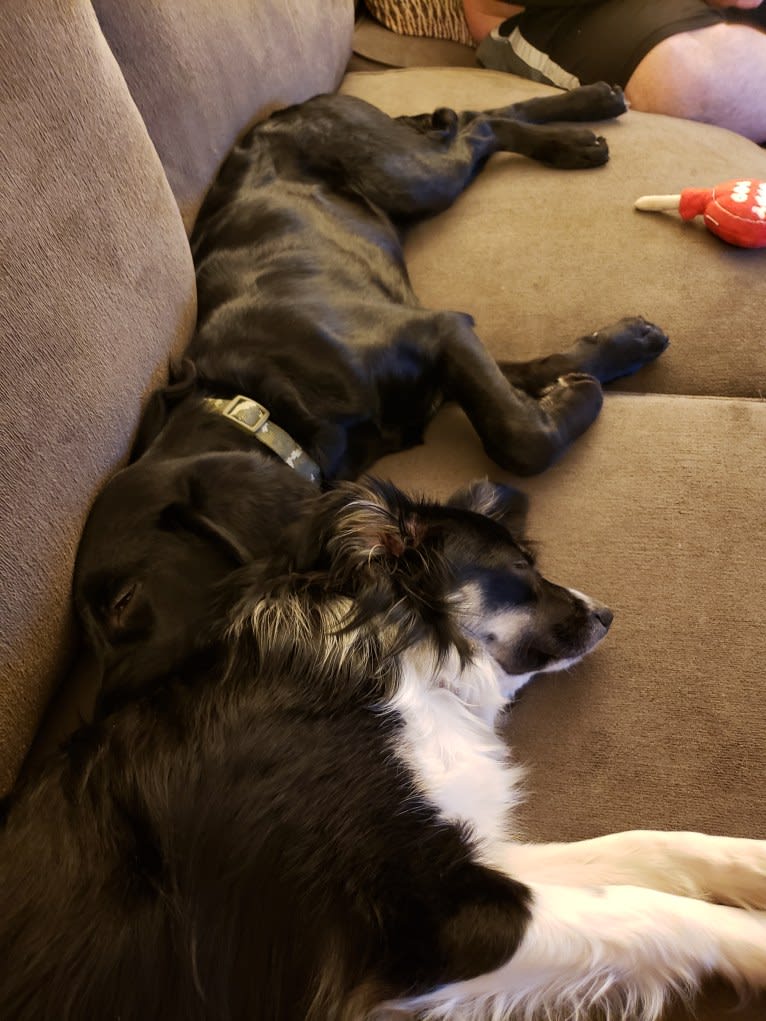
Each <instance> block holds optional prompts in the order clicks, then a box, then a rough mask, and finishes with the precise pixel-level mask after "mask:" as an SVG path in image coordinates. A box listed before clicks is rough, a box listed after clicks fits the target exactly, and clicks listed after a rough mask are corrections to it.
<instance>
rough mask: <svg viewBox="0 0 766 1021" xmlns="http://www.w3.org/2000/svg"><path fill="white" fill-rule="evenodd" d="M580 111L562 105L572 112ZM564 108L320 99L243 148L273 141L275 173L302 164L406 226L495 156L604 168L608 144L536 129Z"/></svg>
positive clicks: (582, 131)
mask: <svg viewBox="0 0 766 1021" xmlns="http://www.w3.org/2000/svg"><path fill="white" fill-rule="evenodd" d="M549 100H550V101H553V102H549ZM530 103H532V105H531V106H530ZM582 105H583V104H582V101H579V104H578V102H576V101H571V102H569V103H565V104H564V106H565V107H566V106H569V107H571V110H570V112H571V113H574V111H575V110H576V109H579V106H582ZM584 105H585V106H588V105H590V106H591V107H592V109H594V110H595V109H596V106H597V104H595V103H590V104H589V103H587V102H586V103H585V104H584ZM613 105H614V106H615V111H614V112H619V110H617V109H616V106H617V105H618V104H613ZM605 107H606V104H605V103H604V102H603V101H602V102H601V108H605ZM560 108H562V104H561V100H560V97H557V96H553V97H542V99H541V101H540V103H536V102H535V101H531V100H530V101H525V102H523V103H518V104H512V105H510V106H508V107H503V108H501V109H499V110H495V111H491V112H489V113H484V112H481V111H478V112H477V111H465V112H462V113H456V112H455V111H454V110H451V109H447V108H442V109H438V110H436V111H434V112H433V113H431V114H422V115H417V116H406V117H397V118H392V117H389V116H387V114H384V113H383V112H382V111H381V110H378V109H377V108H376V107H373V106H371V105H370V104H368V103H365V102H363V101H362V100H360V99H356V98H354V97H352V96H342V95H334V96H317V97H315V98H314V99H311V100H309V101H308V102H306V103H303V104H302V105H300V106H297V107H292V108H290V109H288V110H285V111H282V112H281V113H279V114H277V115H275V116H274V117H273V118H270V119H269V120H267V121H265V122H264V123H263V124H261V125H259V126H257V127H256V128H255V129H254V131H253V133H252V135H251V136H246V138H245V140H244V141H243V145H245V146H246V147H247V146H249V145H250V144H251V141H252V140H254V139H256V138H257V137H262V138H263V139H264V140H265V139H270V140H271V142H272V143H274V147H273V150H272V152H273V154H274V158H275V165H277V166H278V167H281V168H282V170H283V171H284V172H287V173H289V172H291V168H294V167H296V166H297V167H298V168H300V170H301V172H302V173H305V172H309V173H313V174H316V175H317V176H318V177H319V178H321V179H322V180H325V181H330V182H334V183H335V184H336V185H337V186H339V187H340V188H342V189H344V190H346V191H349V192H352V193H355V194H358V195H360V196H362V197H363V198H364V200H365V201H367V202H370V203H372V204H373V205H375V206H376V207H378V208H380V209H382V210H383V211H384V212H386V213H387V214H388V215H389V216H390V217H392V219H394V220H395V221H402V222H407V221H410V220H412V219H414V218H417V217H422V216H426V215H430V214H432V213H437V212H439V211H441V210H443V209H446V208H447V207H448V206H449V205H451V204H452V202H454V201H455V199H456V198H457V197H458V195H460V194H461V192H462V191H464V190H465V188H466V187H467V186H468V185H469V184H470V182H471V181H472V180H473V179H474V177H475V176H476V174H477V173H478V172H479V171H480V170H481V168H482V167H483V166H484V164H485V163H486V161H487V159H488V158H489V157H490V156H491V155H493V153H496V152H513V153H518V154H520V155H522V156H528V157H529V158H531V159H536V160H540V161H541V162H544V163H547V164H549V165H552V166H556V167H561V168H565V169H577V168H586V167H595V166H600V165H601V164H603V163H605V162H606V161H607V159H608V158H609V152H608V148H607V145H606V143H605V141H604V140H603V138H599V137H597V136H596V135H595V134H594V133H593V132H592V131H590V130H589V129H587V128H581V127H572V126H571V125H560V124H559V125H550V126H549V125H547V124H545V123H534V121H535V120H541V121H545V120H547V119H550V118H549V117H548V116H547V115H546V111H548V112H549V113H551V114H552V113H555V111H557V110H559V109H560ZM573 119H578V118H577V117H573Z"/></svg>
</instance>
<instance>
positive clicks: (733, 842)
mask: <svg viewBox="0 0 766 1021" xmlns="http://www.w3.org/2000/svg"><path fill="white" fill-rule="evenodd" d="M709 868H710V876H709V880H708V885H709V889H710V896H711V898H712V899H713V900H716V901H718V902H719V903H722V904H733V905H735V906H736V907H741V908H758V909H760V910H765V909H766V841H763V840H745V839H741V838H734V837H721V838H719V841H718V846H717V848H716V850H715V854H714V855H713V856H712V859H711V861H710V863H709Z"/></svg>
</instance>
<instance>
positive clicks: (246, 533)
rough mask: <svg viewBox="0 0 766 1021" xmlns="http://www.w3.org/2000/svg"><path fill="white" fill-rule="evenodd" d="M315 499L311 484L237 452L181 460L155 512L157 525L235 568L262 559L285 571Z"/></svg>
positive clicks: (257, 457) (277, 465) (266, 460)
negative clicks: (204, 545)
mask: <svg viewBox="0 0 766 1021" xmlns="http://www.w3.org/2000/svg"><path fill="white" fill-rule="evenodd" d="M317 497H318V494H317V491H316V488H315V487H314V486H313V485H312V483H310V482H308V481H307V480H306V479H303V478H301V477H300V476H299V475H297V474H296V473H294V472H285V469H284V467H283V466H282V464H281V463H279V462H278V461H275V460H273V459H271V458H266V457H263V456H260V455H258V454H251V453H245V452H242V451H227V452H214V453H207V454H202V455H199V456H197V457H194V458H189V459H187V464H186V465H185V467H184V468H183V470H182V471H180V472H179V475H178V482H177V485H176V487H175V498H174V499H173V500H171V501H169V502H168V504H167V505H166V506H165V507H164V508H163V510H162V512H161V515H160V527H162V528H166V529H167V530H169V531H179V530H183V531H186V532H190V533H192V534H194V535H196V536H197V537H198V538H200V539H203V540H206V541H207V542H208V543H211V544H212V545H214V546H216V547H218V549H219V550H221V551H223V552H224V553H225V554H226V555H227V556H228V557H229V558H230V560H231V561H232V562H233V565H235V566H244V565H245V564H252V563H254V562H255V561H262V562H264V563H266V562H268V563H270V564H272V565H273V566H274V569H278V567H279V566H280V565H281V566H284V567H285V568H286V567H287V565H288V564H289V563H290V562H291V560H292V558H293V556H294V555H296V553H297V550H298V546H299V545H300V544H301V542H302V532H301V525H302V523H303V521H304V519H305V517H306V516H307V515H308V514H309V508H310V507H311V505H312V502H313V501H314V500H315V499H316V498H317ZM303 555H304V553H303V551H302V550H301V551H300V556H303ZM305 555H306V556H309V555H310V554H309V553H306V554H305Z"/></svg>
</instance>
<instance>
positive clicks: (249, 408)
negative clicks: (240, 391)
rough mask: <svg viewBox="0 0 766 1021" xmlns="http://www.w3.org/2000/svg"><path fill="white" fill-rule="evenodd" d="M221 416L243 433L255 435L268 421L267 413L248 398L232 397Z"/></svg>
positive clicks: (260, 405)
mask: <svg viewBox="0 0 766 1021" xmlns="http://www.w3.org/2000/svg"><path fill="white" fill-rule="evenodd" d="M221 414H222V415H223V417H224V418H228V419H229V421H231V422H233V423H234V425H236V426H239V428H240V429H244V430H245V432H249V433H257V432H258V430H259V429H262V428H263V426H264V425H265V424H266V422H268V420H269V412H268V411H267V410H266V408H264V406H263V405H262V404H259V403H258V401H254V400H251V399H250V398H249V397H242V396H238V397H232V399H231V400H230V401H229V402H228V404H227V405H226V407H225V408H223V409H222V411H221Z"/></svg>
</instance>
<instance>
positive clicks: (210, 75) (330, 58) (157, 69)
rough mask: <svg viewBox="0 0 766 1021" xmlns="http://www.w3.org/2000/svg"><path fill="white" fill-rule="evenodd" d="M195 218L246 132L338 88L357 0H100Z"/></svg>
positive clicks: (189, 216)
mask: <svg viewBox="0 0 766 1021" xmlns="http://www.w3.org/2000/svg"><path fill="white" fill-rule="evenodd" d="M94 6H95V8H96V13H97V15H98V18H99V20H100V22H101V26H102V28H103V31H104V35H105V36H106V38H107V39H108V40H109V44H110V46H111V47H112V50H113V51H114V53H115V56H116V57H117V59H118V61H119V62H120V65H121V67H122V70H123V73H124V75H125V79H126V81H127V83H128V85H129V86H130V90H131V92H132V93H133V98H134V99H135V101H136V104H137V106H138V108H139V110H140V111H141V114H142V115H143V117H144V120H145V121H146V125H147V127H148V129H149V134H150V135H151V137H152V140H153V141H154V144H155V146H156V147H157V152H158V153H159V155H160V159H161V160H162V162H163V165H164V167H165V171H166V173H167V176H168V180H169V181H170V184H171V187H172V188H173V191H174V193H175V196H176V199H177V201H178V205H179V207H180V209H181V213H182V215H183V218H184V222H185V223H186V226H187V229H190V228H191V225H192V223H193V221H194V217H195V216H196V213H197V210H198V209H199V205H200V202H201V201H202V197H203V196H204V194H205V192H206V191H207V189H208V187H209V185H210V182H211V180H212V177H213V175H214V173H215V171H216V169H217V168H218V166H219V164H220V163H221V161H222V160H223V158H224V156H225V155H226V153H227V152H228V150H229V149H230V148H231V146H232V144H233V143H234V141H235V139H236V138H237V136H238V135H239V134H240V133H241V132H242V130H243V129H244V128H245V127H246V126H247V125H249V124H250V123H251V122H252V121H253V120H255V119H258V118H260V117H263V116H264V115H265V114H266V113H270V112H271V111H272V110H274V109H276V108H278V107H282V106H289V105H290V104H291V103H296V102H300V101H301V100H303V99H308V97H309V96H312V95H314V94H315V93H317V92H330V91H332V90H333V89H335V88H336V87H337V85H338V84H339V82H340V79H341V77H342V75H343V71H344V69H345V67H346V65H347V63H348V60H349V57H350V55H351V37H352V33H353V27H354V5H353V2H352V0H258V2H255V0H225V2H224V0H130V3H126V2H125V0H94Z"/></svg>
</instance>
